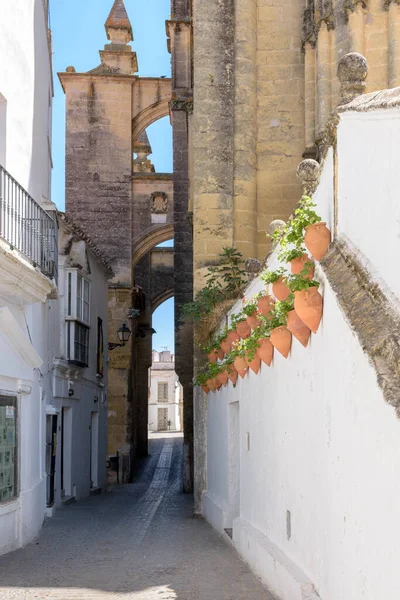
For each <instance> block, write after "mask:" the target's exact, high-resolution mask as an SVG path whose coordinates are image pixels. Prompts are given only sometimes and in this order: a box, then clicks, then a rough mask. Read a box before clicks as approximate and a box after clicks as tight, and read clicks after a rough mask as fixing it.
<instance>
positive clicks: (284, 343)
mask: <svg viewBox="0 0 400 600" xmlns="http://www.w3.org/2000/svg"><path fill="white" fill-rule="evenodd" d="M292 309H293V297H292V296H291V297H290V298H288V299H287V300H283V301H282V302H277V303H276V304H275V309H274V316H273V318H272V319H271V336H270V340H271V344H272V345H273V346H274V347H275V348H276V349H277V350H278V352H279V353H280V354H282V356H283V357H284V358H287V357H288V356H289V352H290V348H291V346H292V334H291V333H290V331H289V330H288V328H287V327H286V322H287V315H288V313H289V312H290V311H291V310H292Z"/></svg>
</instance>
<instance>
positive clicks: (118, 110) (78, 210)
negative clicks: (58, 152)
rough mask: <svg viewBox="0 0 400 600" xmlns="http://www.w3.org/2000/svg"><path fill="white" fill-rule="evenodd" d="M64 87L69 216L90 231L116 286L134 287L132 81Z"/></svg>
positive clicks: (71, 81) (70, 81) (67, 82)
mask: <svg viewBox="0 0 400 600" xmlns="http://www.w3.org/2000/svg"><path fill="white" fill-rule="evenodd" d="M64 86H65V92H66V111H67V115H66V119H67V121H66V211H67V213H68V214H69V215H70V216H71V217H72V218H73V219H74V220H75V222H76V223H77V224H80V225H82V226H84V228H85V229H86V230H87V231H90V234H91V236H92V238H93V240H94V242H95V244H96V245H98V247H99V248H100V250H101V251H102V252H103V253H104V254H105V256H107V258H108V260H109V261H110V263H111V265H112V267H113V269H114V272H115V274H116V276H115V280H116V281H122V282H124V283H129V282H130V279H131V274H130V259H131V189H130V188H131V182H130V179H131V162H132V140H131V122H132V102H131V93H132V92H131V88H132V81H131V79H128V78H117V77H94V76H86V75H83V76H82V75H72V74H71V75H69V76H68V77H67V78H65V79H64ZM116 222H118V227H110V223H116ZM105 232H107V235H104V233H105Z"/></svg>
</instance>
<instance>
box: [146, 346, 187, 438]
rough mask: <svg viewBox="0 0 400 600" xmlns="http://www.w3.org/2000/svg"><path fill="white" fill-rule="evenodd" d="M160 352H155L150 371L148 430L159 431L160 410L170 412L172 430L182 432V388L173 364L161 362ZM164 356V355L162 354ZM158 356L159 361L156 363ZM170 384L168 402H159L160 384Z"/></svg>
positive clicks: (169, 418)
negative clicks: (180, 411) (180, 409)
mask: <svg viewBox="0 0 400 600" xmlns="http://www.w3.org/2000/svg"><path fill="white" fill-rule="evenodd" d="M158 354H159V353H158V352H154V351H153V364H152V367H151V369H149V386H150V389H149V405H148V428H149V431H153V432H155V431H158V409H159V408H164V409H167V410H168V420H169V421H171V426H170V428H171V430H177V431H180V429H181V422H180V413H179V403H180V400H181V394H182V386H181V385H180V384H179V378H178V375H177V374H176V372H175V370H174V363H173V362H171V361H170V362H159V361H158ZM160 354H162V353H160ZM154 355H156V358H157V361H154ZM159 382H160V383H161V382H163V383H167V384H168V402H159V401H158V383H159Z"/></svg>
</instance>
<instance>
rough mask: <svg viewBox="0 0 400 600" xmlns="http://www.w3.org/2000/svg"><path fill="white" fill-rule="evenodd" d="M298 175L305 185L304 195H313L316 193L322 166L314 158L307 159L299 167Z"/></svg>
mask: <svg viewBox="0 0 400 600" xmlns="http://www.w3.org/2000/svg"><path fill="white" fill-rule="evenodd" d="M296 175H297V178H298V179H300V181H301V183H302V184H303V191H304V193H305V194H312V193H313V192H315V190H316V188H317V185H318V182H319V175H320V165H319V163H318V162H317V161H316V160H314V159H313V158H306V159H305V160H302V161H301V163H300V164H299V166H298V167H297V172H296Z"/></svg>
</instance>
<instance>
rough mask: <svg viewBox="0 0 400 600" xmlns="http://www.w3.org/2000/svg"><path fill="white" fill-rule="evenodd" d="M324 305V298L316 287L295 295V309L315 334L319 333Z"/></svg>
mask: <svg viewBox="0 0 400 600" xmlns="http://www.w3.org/2000/svg"><path fill="white" fill-rule="evenodd" d="M322 305H323V299H322V296H321V294H320V293H319V291H318V288H316V287H314V286H313V287H309V288H308V289H307V290H301V291H300V292H295V293H294V309H295V311H296V312H297V314H298V315H299V317H300V319H301V320H302V321H303V323H305V324H306V325H307V327H309V328H310V329H311V331H312V332H313V333H317V331H318V327H319V324H320V322H321V318H322Z"/></svg>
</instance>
